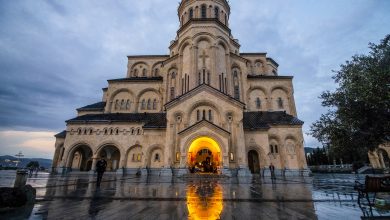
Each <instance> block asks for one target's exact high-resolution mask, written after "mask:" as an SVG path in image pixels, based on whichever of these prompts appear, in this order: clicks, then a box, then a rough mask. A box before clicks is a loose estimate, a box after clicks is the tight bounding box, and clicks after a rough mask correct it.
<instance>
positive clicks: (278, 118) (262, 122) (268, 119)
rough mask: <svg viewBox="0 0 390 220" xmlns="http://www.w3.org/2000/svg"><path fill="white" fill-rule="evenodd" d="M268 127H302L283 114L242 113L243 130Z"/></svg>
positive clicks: (299, 123)
mask: <svg viewBox="0 0 390 220" xmlns="http://www.w3.org/2000/svg"><path fill="white" fill-rule="evenodd" d="M270 125H303V121H301V120H299V119H298V118H296V117H294V116H292V115H289V114H287V113H285V112H281V111H278V112H244V129H255V130H256V129H269V127H270Z"/></svg>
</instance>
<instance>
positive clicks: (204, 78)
mask: <svg viewBox="0 0 390 220" xmlns="http://www.w3.org/2000/svg"><path fill="white" fill-rule="evenodd" d="M203 83H206V70H205V69H203Z"/></svg>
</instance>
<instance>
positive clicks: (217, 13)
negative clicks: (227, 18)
mask: <svg viewBox="0 0 390 220" xmlns="http://www.w3.org/2000/svg"><path fill="white" fill-rule="evenodd" d="M214 17H215V18H216V19H219V8H218V7H215V8H214Z"/></svg>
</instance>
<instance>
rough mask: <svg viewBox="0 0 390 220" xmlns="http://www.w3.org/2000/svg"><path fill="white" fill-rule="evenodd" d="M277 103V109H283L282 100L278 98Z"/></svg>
mask: <svg viewBox="0 0 390 220" xmlns="http://www.w3.org/2000/svg"><path fill="white" fill-rule="evenodd" d="M277 102H278V107H279V108H283V99H282V98H281V97H279V98H278V100H277Z"/></svg>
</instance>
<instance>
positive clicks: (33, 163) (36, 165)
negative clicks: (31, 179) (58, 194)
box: [26, 161, 39, 169]
mask: <svg viewBox="0 0 390 220" xmlns="http://www.w3.org/2000/svg"><path fill="white" fill-rule="evenodd" d="M26 167H27V168H33V169H37V168H39V162H38V161H30V162H29V163H28V164H27V165H26Z"/></svg>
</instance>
